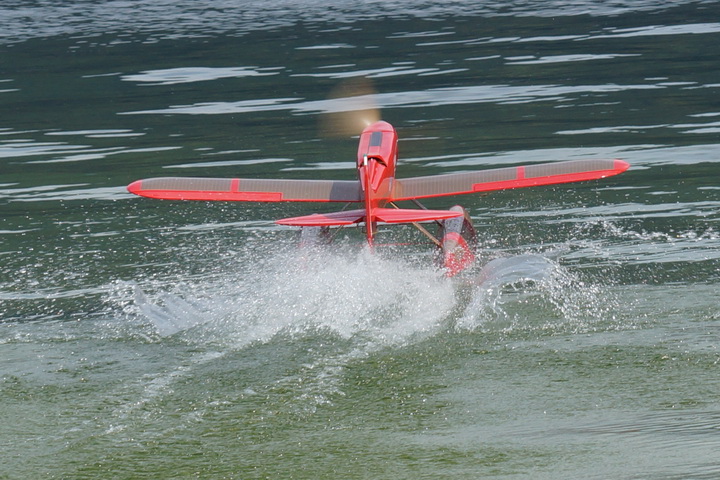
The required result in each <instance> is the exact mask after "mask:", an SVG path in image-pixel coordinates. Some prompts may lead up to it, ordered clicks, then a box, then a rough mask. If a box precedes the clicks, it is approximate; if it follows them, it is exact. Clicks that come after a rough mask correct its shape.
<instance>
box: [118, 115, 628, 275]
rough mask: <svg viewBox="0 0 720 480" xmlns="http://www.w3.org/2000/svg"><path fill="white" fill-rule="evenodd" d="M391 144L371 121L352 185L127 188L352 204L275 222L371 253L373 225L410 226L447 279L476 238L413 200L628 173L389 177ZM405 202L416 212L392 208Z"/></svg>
mask: <svg viewBox="0 0 720 480" xmlns="http://www.w3.org/2000/svg"><path fill="white" fill-rule="evenodd" d="M397 142H398V136H397V132H396V131H395V129H394V128H393V126H392V125H390V124H389V123H387V122H383V121H379V122H375V123H373V124H372V125H370V126H368V127H367V128H365V129H364V130H363V132H362V133H361V135H360V144H359V147H358V154H357V169H358V179H357V180H281V179H277V180H272V179H250V178H248V179H245V178H232V179H225V178H197V177H196V178H192V177H161V178H150V179H145V180H137V181H135V182H133V183H131V184H130V185H128V187H127V188H128V190H129V191H130V192H131V193H134V194H136V195H140V196H143V197H149V198H159V199H164V200H204V201H208V200H215V201H242V202H343V203H347V204H353V203H355V204H359V206H361V208H358V209H353V210H343V211H339V212H334V213H315V214H312V215H305V216H300V217H292V218H283V219H281V220H277V222H276V223H278V224H280V225H292V226H297V227H302V230H301V243H307V242H311V243H318V242H320V241H322V240H323V239H327V238H329V235H328V230H329V227H331V226H344V225H352V224H360V223H364V224H365V235H366V237H367V242H368V244H369V245H371V246H372V245H373V241H374V238H375V235H376V233H377V224H378V223H389V224H394V223H412V224H414V225H415V226H416V227H417V228H418V229H419V230H420V231H421V232H422V233H424V234H425V235H426V236H428V237H429V238H430V239H431V240H432V241H433V242H434V243H435V244H436V245H437V247H438V248H439V249H440V252H441V255H440V257H439V258H440V263H441V265H442V266H443V267H444V268H445V269H446V272H447V275H448V276H453V275H455V274H457V273H459V272H461V271H462V270H464V269H465V268H467V267H469V266H470V265H472V263H473V262H474V260H475V254H474V247H475V244H476V237H475V230H474V228H473V226H472V222H471V220H470V216H469V215H468V213H467V212H466V211H465V209H464V208H463V207H461V206H458V205H456V206H454V207H452V208H451V209H449V210H428V209H426V208H424V207H423V206H422V205H421V204H420V203H419V202H418V200H419V199H422V198H429V197H442V196H449V195H460V194H467V193H478V192H490V191H494V190H504V189H510V188H520V187H535V186H539V185H552V184H559V183H569V182H579V181H586V180H595V179H600V178H605V177H609V176H612V175H617V174H619V173H622V172H624V171H625V170H627V169H628V167H629V165H628V164H627V163H626V162H624V161H622V160H577V161H564V162H554V163H544V164H539V165H528V166H519V167H506V168H496V169H490V170H480V171H476V172H470V173H452V174H446V175H436V176H426V177H413V178H395V167H396V164H397V158H398V148H397ZM407 200H409V201H413V202H414V203H415V204H416V205H417V206H418V207H419V208H416V209H406V208H399V207H398V206H397V205H396V202H400V201H407ZM427 221H435V222H437V223H438V224H439V227H440V228H439V231H438V234H437V236H435V235H433V234H432V233H430V232H429V231H428V230H427V229H425V228H424V227H423V226H422V225H420V222H427Z"/></svg>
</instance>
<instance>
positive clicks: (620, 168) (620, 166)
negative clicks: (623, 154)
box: [614, 159, 630, 173]
mask: <svg viewBox="0 0 720 480" xmlns="http://www.w3.org/2000/svg"><path fill="white" fill-rule="evenodd" d="M614 166H615V170H617V173H622V172H624V171H625V170H627V169H628V168H630V164H629V163H627V162H626V161H624V160H618V159H616V160H615V165H614Z"/></svg>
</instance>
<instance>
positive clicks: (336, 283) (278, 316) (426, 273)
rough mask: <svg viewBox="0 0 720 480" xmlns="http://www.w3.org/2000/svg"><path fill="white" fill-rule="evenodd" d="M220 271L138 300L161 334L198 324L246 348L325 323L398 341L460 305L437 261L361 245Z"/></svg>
mask: <svg viewBox="0 0 720 480" xmlns="http://www.w3.org/2000/svg"><path fill="white" fill-rule="evenodd" d="M256 260H257V263H254V264H252V265H248V264H247V262H243V261H242V259H238V261H239V262H243V263H241V264H239V265H237V268H231V269H230V270H229V271H228V272H226V273H225V274H224V275H221V276H220V277H219V278H216V279H213V280H210V281H207V280H200V281H199V282H198V283H196V284H187V283H186V284H183V285H182V286H179V287H178V288H176V289H175V291H173V292H161V293H159V294H157V295H155V296H151V295H150V294H147V293H145V292H144V291H143V290H142V289H141V288H139V287H137V288H136V293H135V304H136V306H137V308H138V310H139V312H140V313H141V314H142V315H144V316H145V317H146V318H147V319H148V320H150V321H151V322H152V324H153V326H154V327H155V329H156V331H157V333H158V334H159V335H160V336H161V337H167V336H170V335H174V334H177V333H179V332H187V331H189V330H192V334H193V335H194V336H195V337H196V338H198V339H201V340H202V341H203V342H220V343H227V344H228V346H229V347H233V348H241V347H243V346H245V345H248V344H251V343H254V342H267V341H269V340H270V339H272V338H273V337H274V336H276V335H277V334H279V333H285V334H293V335H301V334H303V333H304V332H314V331H318V330H320V331H324V332H326V333H329V334H332V335H335V336H337V337H339V338H342V339H354V340H356V341H363V342H364V343H365V344H374V345H375V344H376V345H397V344H402V343H404V342H406V341H407V340H408V339H410V338H411V337H413V336H417V335H422V334H424V333H430V332H432V331H434V330H436V329H437V328H439V327H440V326H441V325H442V324H443V322H444V321H445V320H446V318H447V317H448V315H449V313H450V311H451V310H452V309H453V307H454V305H455V294H454V290H453V286H452V283H451V282H450V281H449V280H448V279H445V278H444V277H443V276H442V272H439V271H437V270H435V269H433V268H428V267H421V266H418V265H414V264H413V263H412V262H407V261H406V260H403V259H388V258H385V257H382V256H380V255H374V254H372V253H370V252H369V251H368V250H367V249H363V250H361V251H358V252H354V253H349V254H347V253H343V254H341V253H338V252H337V251H312V250H302V251H293V252H290V251H288V252H275V253H274V254H272V255H269V256H266V257H264V258H257V259H256Z"/></svg>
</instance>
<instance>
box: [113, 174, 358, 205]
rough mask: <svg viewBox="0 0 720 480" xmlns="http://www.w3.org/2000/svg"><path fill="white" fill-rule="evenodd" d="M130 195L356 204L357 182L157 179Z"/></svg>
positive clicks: (133, 187) (145, 182)
mask: <svg viewBox="0 0 720 480" xmlns="http://www.w3.org/2000/svg"><path fill="white" fill-rule="evenodd" d="M127 189H128V191H129V192H130V193H134V194H135V195H140V196H142V197H149V198H159V199H162V200H214V201H235V202H359V201H361V200H362V195H361V189H360V182H358V181H357V180H267V179H250V178H247V179H245V178H202V177H159V178H148V179H145V180H138V181H136V182H133V183H131V184H130V185H128V187H127Z"/></svg>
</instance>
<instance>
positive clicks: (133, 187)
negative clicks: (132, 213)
mask: <svg viewBox="0 0 720 480" xmlns="http://www.w3.org/2000/svg"><path fill="white" fill-rule="evenodd" d="M127 190H128V192H130V193H134V194H135V195H140V191H141V190H142V180H135V181H134V182H132V183H131V184H130V185H128V186H127Z"/></svg>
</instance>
